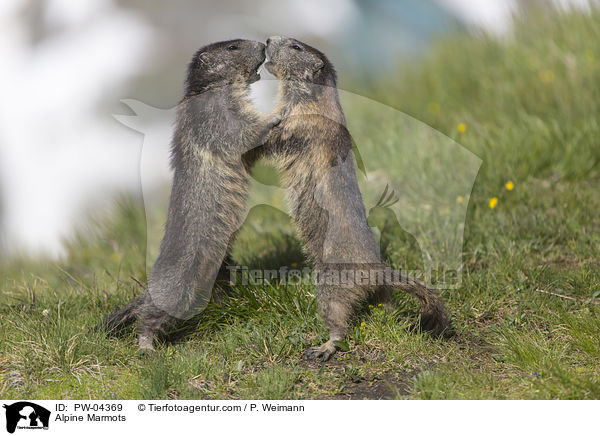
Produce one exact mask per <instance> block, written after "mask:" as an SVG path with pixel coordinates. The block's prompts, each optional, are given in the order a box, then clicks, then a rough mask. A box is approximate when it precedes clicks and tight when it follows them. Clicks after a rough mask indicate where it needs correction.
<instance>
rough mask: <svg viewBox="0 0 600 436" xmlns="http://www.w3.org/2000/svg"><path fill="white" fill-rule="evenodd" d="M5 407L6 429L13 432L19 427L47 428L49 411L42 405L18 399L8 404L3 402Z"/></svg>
mask: <svg viewBox="0 0 600 436" xmlns="http://www.w3.org/2000/svg"><path fill="white" fill-rule="evenodd" d="M3 407H4V408H5V409H6V431H8V432H9V433H14V432H15V430H16V429H17V428H19V429H21V428H23V429H47V428H48V424H49V421H50V411H49V410H48V409H46V408H44V407H42V406H39V405H37V404H35V403H31V402H29V401H19V402H17V403H13V404H10V405H7V404H4V405H3Z"/></svg>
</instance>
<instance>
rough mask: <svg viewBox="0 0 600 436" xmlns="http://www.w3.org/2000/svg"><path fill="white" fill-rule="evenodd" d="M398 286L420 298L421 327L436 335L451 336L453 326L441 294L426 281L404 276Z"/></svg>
mask: <svg viewBox="0 0 600 436" xmlns="http://www.w3.org/2000/svg"><path fill="white" fill-rule="evenodd" d="M395 286H396V287H397V288H399V289H401V290H403V291H404V292H406V293H408V294H410V295H412V296H414V297H416V298H418V299H419V301H420V303H421V305H422V306H423V312H422V313H421V323H420V327H421V329H423V330H428V331H430V332H432V333H433V334H435V335H440V336H450V335H451V334H452V326H451V323H450V318H449V317H448V312H447V311H446V307H445V306H444V302H443V301H442V299H441V298H440V296H439V295H438V294H437V293H436V292H435V291H434V290H433V289H431V288H428V287H427V285H425V283H423V282H420V281H418V280H414V279H411V278H407V277H405V276H402V279H401V283H399V284H397V285H395Z"/></svg>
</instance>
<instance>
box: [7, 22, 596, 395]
mask: <svg viewBox="0 0 600 436" xmlns="http://www.w3.org/2000/svg"><path fill="white" fill-rule="evenodd" d="M599 20H600V12H598V11H596V12H594V13H593V15H592V16H584V15H579V14H570V15H568V16H562V17H560V18H556V17H548V18H546V19H539V20H537V21H536V22H535V23H520V24H519V25H518V26H517V34H516V37H515V38H514V39H511V40H509V41H506V42H503V43H500V42H496V41H493V40H487V39H485V38H472V37H469V36H457V37H455V38H451V39H446V40H445V41H444V42H442V43H440V44H439V45H438V46H437V48H436V50H435V52H434V53H433V54H432V55H431V56H430V57H428V58H427V59H424V60H423V61H422V62H421V63H419V65H418V66H415V67H413V68H412V69H411V70H410V71H404V72H403V76H402V80H390V81H389V82H388V83H377V84H374V85H373V86H372V87H371V89H370V91H369V96H371V97H373V98H375V99H376V100H379V101H382V102H384V103H387V104H389V105H391V106H394V107H396V108H398V109H401V110H403V111H405V112H407V113H409V114H411V115H413V116H414V117H416V118H418V119H421V120H423V121H425V122H427V123H428V124H430V125H432V126H433V127H435V128H436V129H438V130H439V131H441V132H443V133H446V134H447V135H449V136H451V137H453V138H455V139H456V140H457V141H458V142H460V143H461V144H463V145H464V146H465V147H467V148H468V149H470V150H472V151H473V152H475V153H476V154H477V155H479V156H480V157H481V158H482V159H483V161H484V164H483V166H482V168H481V170H480V172H479V175H478V178H477V182H476V184H475V187H474V191H473V193H472V196H471V198H470V203H469V213H468V220H467V225H466V242H465V245H464V260H465V264H466V273H465V276H464V278H463V286H462V288H461V289H460V290H458V291H447V292H445V293H444V298H445V299H446V300H447V301H448V306H449V307H450V309H451V311H452V313H453V316H454V320H455V324H456V328H457V335H456V337H455V338H454V339H452V340H447V341H444V340H436V339H432V338H430V337H429V336H427V335H423V334H415V333H411V332H409V331H408V326H409V325H410V323H411V322H413V321H414V320H415V318H414V312H413V311H411V312H410V313H412V314H413V315H410V316H408V317H406V318H405V319H404V318H402V319H401V320H400V321H393V320H391V319H390V317H389V316H388V315H386V314H385V313H384V311H383V310H381V309H379V308H372V309H371V310H370V311H369V313H368V314H367V315H366V317H365V318H364V321H365V325H364V326H362V327H360V326H356V328H355V329H354V330H353V331H352V333H351V335H350V339H349V342H350V345H351V351H350V352H349V353H340V354H339V355H338V356H337V358H336V359H335V360H334V361H333V362H332V363H330V364H327V365H325V366H321V365H317V364H306V363H304V362H302V361H301V360H300V359H299V356H300V354H301V352H302V350H303V349H305V348H306V347H307V346H309V345H311V344H314V343H317V342H319V341H321V340H323V339H324V338H325V337H326V331H325V330H324V328H323V326H322V324H321V323H320V321H319V320H318V318H317V316H316V305H315V301H314V298H313V296H312V289H310V288H306V287H294V286H290V287H288V288H283V287H279V286H273V287H266V286H265V287H239V288H237V289H236V290H234V295H233V296H232V298H231V299H229V300H227V302H226V303H225V304H224V306H222V307H212V306H211V307H209V309H208V310H207V311H206V312H205V314H204V315H203V316H202V317H201V318H200V319H198V320H195V321H194V324H193V325H191V328H192V329H193V330H194V332H193V333H192V334H189V335H186V336H184V337H182V338H180V339H177V338H175V339H174V340H172V341H170V342H168V343H167V344H166V345H165V346H163V347H161V349H160V351H159V352H158V353H157V354H156V355H155V356H154V357H151V358H149V359H147V360H139V359H138V358H136V357H135V356H134V351H135V339H134V336H133V334H131V333H127V334H126V335H125V336H124V337H121V338H110V339H107V338H105V337H103V336H101V335H96V334H90V333H88V332H87V327H88V326H91V325H93V324H94V323H95V322H96V321H97V320H98V319H100V317H101V315H102V314H105V313H107V312H108V311H109V310H110V309H112V308H114V307H116V306H119V305H122V304H124V303H125V302H127V301H129V299H130V298H131V296H132V295H133V294H134V293H139V292H141V289H142V286H141V285H140V284H138V282H140V283H144V282H145V280H146V273H145V268H144V251H143V250H144V243H145V228H144V222H145V221H144V216H143V212H142V208H141V206H140V204H137V203H135V202H128V201H124V202H123V205H122V208H121V213H120V214H118V215H117V216H116V217H115V218H114V219H113V220H112V221H110V222H108V223H106V224H105V225H104V226H102V228H101V230H100V231H99V232H98V235H97V237H90V235H89V234H86V235H82V236H81V237H80V238H78V239H77V240H76V241H74V242H73V243H72V244H71V247H70V250H69V253H70V255H69V258H68V259H67V260H66V261H65V262H64V263H63V264H61V265H52V264H41V263H33V262H28V261H15V262H13V263H12V264H10V265H6V266H5V267H3V270H2V272H1V275H0V277H1V279H0V286H1V289H2V295H1V296H0V317H1V318H0V325H1V326H2V328H1V329H0V397H2V398H17V397H21V398H148V397H151V398H272V399H278V398H324V397H332V396H340V397H343V396H352V397H354V398H361V397H377V396H381V395H385V396H388V397H389V396H391V397H398V398H405V397H409V398H600V373H599V368H600V317H599V311H600V306H599V305H598V303H600V296H599V291H600V257H599V256H598V250H599V246H600V245H599V244H600V216H599V214H598V212H597V211H598V210H599V209H600V196H599V195H598V192H599V190H600V164H599V163H600V124H599V123H600V121H599V120H600V28H598V26H597V23H598V21H599ZM363 89H364V88H363ZM459 123H464V124H465V125H466V131H464V132H463V133H460V132H459V131H458V130H457V126H458V124H459ZM508 180H511V181H513V182H514V184H515V188H514V190H512V191H508V190H507V189H506V188H505V187H504V184H505V183H506V182H507V181H508ZM491 197H498V198H499V202H498V206H497V207H496V208H495V209H493V210H492V209H490V208H489V207H488V201H489V199H490V198H491ZM273 228H278V229H279V228H281V229H284V231H283V232H282V233H281V234H280V235H277V234H275V235H274V236H273V234H272V233H273V232H272V229H273ZM286 229H289V224H288V223H287V222H286V220H285V219H284V217H282V216H280V215H276V214H273V213H271V212H269V211H268V210H263V211H258V212H257V213H255V214H254V215H253V216H252V217H251V218H250V220H249V222H248V223H247V226H246V231H244V232H242V235H241V240H240V243H239V244H238V247H237V249H236V255H237V257H238V258H239V259H242V260H244V261H245V262H247V263H250V264H270V263H272V262H273V259H285V261H286V262H288V264H291V263H292V262H301V259H300V258H299V256H298V244H297V242H296V241H295V240H294V239H293V238H291V237H289V235H288V232H286ZM388 237H389V241H390V246H389V247H388V253H387V254H388V255H389V256H390V257H391V258H407V259H413V260H414V259H416V256H417V255H415V254H414V250H413V248H414V244H413V243H411V241H410V240H407V238H406V235H401V236H398V235H394V234H390V235H388ZM411 247H412V248H411ZM538 290H543V291H548V292H554V293H556V294H560V295H562V296H563V297H560V296H555V295H549V294H544V293H541V292H539V291H538ZM407 307H408V308H409V309H412V308H413V306H412V305H411V303H410V302H408V303H407ZM44 309H48V311H49V312H48V315H47V316H44V315H43V314H42V311H43V310H44Z"/></svg>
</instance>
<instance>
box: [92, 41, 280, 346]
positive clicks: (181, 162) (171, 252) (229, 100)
mask: <svg viewBox="0 0 600 436" xmlns="http://www.w3.org/2000/svg"><path fill="white" fill-rule="evenodd" d="M264 51H265V45H264V44H262V43H260V42H256V41H248V40H242V39H236V40H231V41H223V42H217V43H214V44H210V45H207V46H205V47H203V48H201V49H200V50H198V51H197V52H196V53H195V55H194V56H193V58H192V60H191V62H190V64H189V67H188V73H187V79H186V83H185V95H184V97H183V99H182V100H181V102H180V103H179V105H178V107H177V115H176V122H175V131H174V135H173V140H172V149H171V166H172V168H173V169H174V177H173V186H172V190H171V197H170V202H169V211H168V216H167V222H166V228H165V234H164V237H163V240H162V242H161V246H160V254H159V256H158V258H157V260H156V263H155V264H154V268H153V270H152V273H151V275H150V278H149V281H148V289H147V291H146V292H145V293H144V294H142V295H141V296H139V297H138V298H136V299H135V300H134V301H133V302H131V303H130V304H129V305H128V306H126V307H124V308H122V309H120V310H118V311H117V312H115V313H113V314H111V315H109V316H108V317H107V318H106V319H105V320H104V322H103V323H102V324H101V326H102V327H103V328H105V329H106V330H108V331H114V330H116V329H119V328H120V327H123V326H124V325H127V324H130V323H132V322H133V321H135V320H136V319H137V320H138V345H139V349H140V350H152V349H153V339H154V336H155V333H156V332H158V331H159V330H161V329H163V328H164V327H165V325H166V323H167V322H168V321H172V320H175V319H178V318H179V319H185V318H188V317H189V316H191V315H193V314H195V313H197V310H198V309H199V308H202V307H203V306H204V305H206V303H208V300H209V299H210V292H211V289H212V286H213V284H214V282H215V279H216V277H217V273H218V272H219V269H220V266H221V264H222V262H223V260H224V259H225V256H226V253H227V252H228V249H229V245H230V243H231V240H232V237H233V235H234V234H235V233H236V231H237V230H238V228H239V227H240V225H241V224H242V219H243V216H244V209H245V204H246V197H247V195H248V186H249V180H250V175H249V173H248V170H247V167H246V164H245V163H244V162H243V160H242V155H243V153H245V152H247V151H248V150H250V149H252V148H253V147H256V146H257V145H260V143H261V142H262V141H263V140H264V138H265V136H266V134H267V133H268V132H269V130H270V129H271V128H272V127H273V125H275V124H276V123H277V122H278V120H277V119H275V118H273V117H270V118H269V119H266V117H263V116H262V115H260V113H259V112H258V111H257V110H256V109H255V108H254V107H253V105H252V104H251V102H250V99H249V96H248V94H249V85H250V84H251V83H253V82H255V81H257V80H258V79H259V78H260V75H259V74H258V72H257V70H258V69H259V67H260V65H261V64H262V63H263V62H264V60H265V53H264Z"/></svg>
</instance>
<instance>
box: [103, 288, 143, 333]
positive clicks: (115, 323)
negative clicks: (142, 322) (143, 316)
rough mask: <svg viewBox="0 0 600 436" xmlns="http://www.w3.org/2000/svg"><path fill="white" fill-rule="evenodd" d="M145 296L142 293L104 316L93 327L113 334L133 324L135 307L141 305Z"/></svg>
mask: <svg viewBox="0 0 600 436" xmlns="http://www.w3.org/2000/svg"><path fill="white" fill-rule="evenodd" d="M145 297H146V295H145V294H142V295H140V296H139V297H137V298H135V299H134V300H133V301H132V302H131V303H129V304H128V305H127V306H125V307H122V308H120V309H118V310H117V311H115V312H113V313H111V314H110V315H107V316H106V318H104V319H103V320H102V321H101V322H100V323H98V324H97V325H96V327H94V329H95V330H103V331H105V332H106V333H108V334H114V333H117V332H118V331H119V330H121V329H123V328H125V327H127V326H128V325H131V324H133V323H134V322H135V320H136V312H137V308H138V307H140V306H141V304H142V302H143V301H144V298H145Z"/></svg>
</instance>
